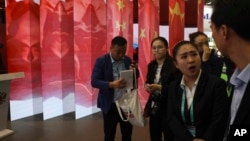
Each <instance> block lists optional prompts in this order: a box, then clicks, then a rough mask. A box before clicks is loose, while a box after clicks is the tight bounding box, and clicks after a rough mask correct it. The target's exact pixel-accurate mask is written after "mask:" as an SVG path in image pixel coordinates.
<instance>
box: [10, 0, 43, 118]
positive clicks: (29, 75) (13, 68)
mask: <svg viewBox="0 0 250 141" xmlns="http://www.w3.org/2000/svg"><path fill="white" fill-rule="evenodd" d="M6 2H7V5H6V32H7V36H6V37H7V38H6V39H7V54H8V55H7V56H8V60H7V61H8V72H9V73H12V72H24V74H25V77H24V78H21V79H16V80H12V81H11V84H10V113H11V120H15V119H19V118H23V117H26V116H30V115H33V114H35V113H41V112H42V107H41V106H36V107H33V105H34V102H36V103H35V104H42V101H41V97H42V89H41V85H42V82H41V57H40V53H41V52H40V34H39V33H40V27H39V19H40V16H39V5H38V4H36V3H35V2H33V1H32V0H30V1H26V2H25V1H18V2H16V1H6ZM21 107H22V108H21Z"/></svg>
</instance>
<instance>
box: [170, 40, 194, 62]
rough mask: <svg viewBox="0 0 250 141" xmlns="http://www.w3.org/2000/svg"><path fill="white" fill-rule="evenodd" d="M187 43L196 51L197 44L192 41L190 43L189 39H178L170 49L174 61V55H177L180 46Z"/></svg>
mask: <svg viewBox="0 0 250 141" xmlns="http://www.w3.org/2000/svg"><path fill="white" fill-rule="evenodd" d="M187 44H189V45H192V46H193V47H194V48H195V49H196V50H197V51H198V48H197V46H196V45H195V44H194V43H192V42H191V41H180V42H178V43H177V44H175V46H174V48H173V50H172V54H173V60H174V61H176V55H177V52H178V51H179V50H180V48H181V46H183V45H187Z"/></svg>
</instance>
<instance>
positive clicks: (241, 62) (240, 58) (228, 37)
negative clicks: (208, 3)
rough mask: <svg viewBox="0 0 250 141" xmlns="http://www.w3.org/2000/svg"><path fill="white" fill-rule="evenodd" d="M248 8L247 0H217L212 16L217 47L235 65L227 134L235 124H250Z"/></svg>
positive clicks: (249, 31)
mask: <svg viewBox="0 0 250 141" xmlns="http://www.w3.org/2000/svg"><path fill="white" fill-rule="evenodd" d="M249 9H250V1H249V0H240V1H235V0H217V1H216V3H215V5H214V9H213V14H212V17H211V29H212V32H213V34H212V36H213V38H214V41H215V43H216V45H217V47H218V49H219V50H220V52H221V53H222V55H224V56H228V57H229V58H230V59H231V60H232V61H233V62H234V63H235V65H236V70H235V71H234V73H233V75H232V77H231V79H230V83H231V84H232V85H233V88H234V89H233V90H231V92H232V95H231V98H232V101H231V107H230V109H231V111H230V121H229V123H230V124H229V125H231V126H229V127H230V128H228V129H230V131H228V132H227V133H234V132H235V130H234V129H235V128H234V127H235V126H238V127H243V126H245V127H249V126H250V105H249V102H250V83H249V79H250V73H249V72H250V55H249V54H250V28H249V25H250V11H249ZM248 134H250V131H249V133H248ZM232 139H234V138H232V136H229V137H228V140H232ZM240 140H241V141H242V140H244V139H243V138H242V139H240ZM248 140H249V139H248Z"/></svg>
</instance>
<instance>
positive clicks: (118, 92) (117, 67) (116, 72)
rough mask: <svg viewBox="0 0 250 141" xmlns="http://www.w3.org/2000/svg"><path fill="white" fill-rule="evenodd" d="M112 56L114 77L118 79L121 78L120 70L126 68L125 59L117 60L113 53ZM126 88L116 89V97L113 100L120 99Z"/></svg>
mask: <svg viewBox="0 0 250 141" xmlns="http://www.w3.org/2000/svg"><path fill="white" fill-rule="evenodd" d="M110 58H111V62H112V67H113V78H114V80H118V79H120V71H122V70H125V69H126V68H125V64H124V61H123V60H121V61H119V62H118V61H115V60H114V59H113V58H112V56H111V54H110ZM124 92H125V91H124V89H117V88H115V89H114V99H113V101H114V102H115V101H116V100H118V99H119V98H120V96H121V95H122V94H123V93H124Z"/></svg>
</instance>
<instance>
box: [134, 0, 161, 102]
mask: <svg viewBox="0 0 250 141" xmlns="http://www.w3.org/2000/svg"><path fill="white" fill-rule="evenodd" d="M138 2H139V12H138V13H139V16H138V21H139V35H138V36H139V39H138V42H139V47H138V48H139V57H138V58H139V61H138V62H139V63H138V64H139V66H138V67H139V70H140V78H139V82H138V83H139V91H140V98H141V102H142V104H143V106H144V104H145V102H146V101H147V99H148V93H147V92H146V91H145V89H144V84H145V81H146V75H147V69H148V68H147V64H149V62H150V61H151V60H152V58H153V56H152V51H151V41H152V40H153V38H155V37H157V36H159V0H154V1H152V0H139V1H138Z"/></svg>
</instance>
